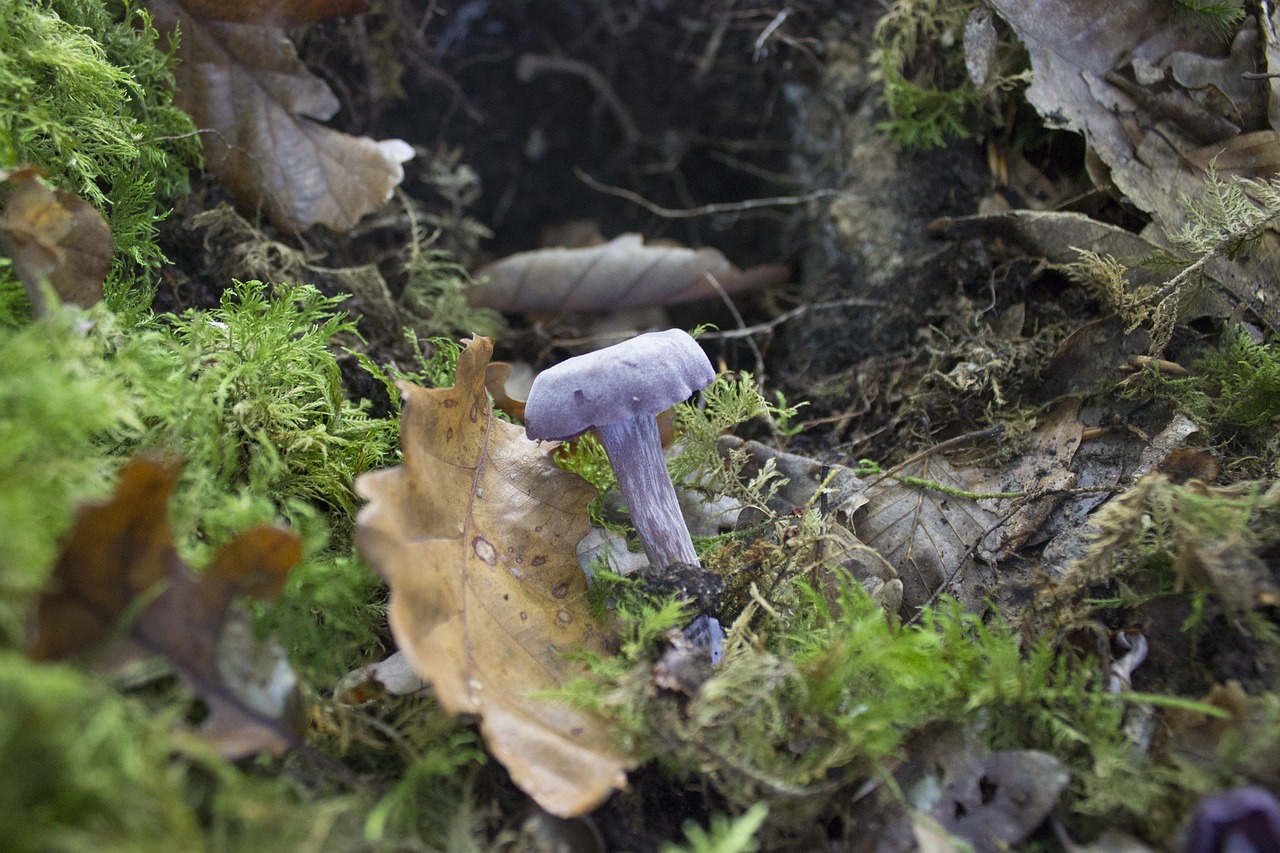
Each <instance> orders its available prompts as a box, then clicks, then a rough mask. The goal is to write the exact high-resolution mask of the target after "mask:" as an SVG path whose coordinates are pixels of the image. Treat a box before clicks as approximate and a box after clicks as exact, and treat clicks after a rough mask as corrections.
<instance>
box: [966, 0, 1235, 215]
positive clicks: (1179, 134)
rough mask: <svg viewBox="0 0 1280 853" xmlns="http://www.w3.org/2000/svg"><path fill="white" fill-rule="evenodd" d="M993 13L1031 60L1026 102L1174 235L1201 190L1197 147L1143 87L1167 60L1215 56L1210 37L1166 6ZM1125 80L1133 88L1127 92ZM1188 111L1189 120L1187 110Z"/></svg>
mask: <svg viewBox="0 0 1280 853" xmlns="http://www.w3.org/2000/svg"><path fill="white" fill-rule="evenodd" d="M991 5H992V6H994V7H995V9H996V11H998V12H999V13H1000V15H1001V16H1002V17H1003V18H1004V19H1005V20H1006V21H1007V22H1008V23H1009V25H1010V26H1011V27H1012V28H1013V30H1014V32H1015V33H1016V34H1017V36H1018V38H1019V39H1021V40H1022V42H1023V43H1024V44H1025V45H1026V47H1027V51H1028V52H1029V54H1030V56H1031V67H1032V71H1033V72H1034V75H1035V76H1034V82H1033V83H1032V84H1031V86H1030V87H1029V88H1028V89H1027V100H1028V101H1030V102H1031V103H1032V105H1034V106H1035V108H1036V109H1037V110H1039V111H1040V114H1041V115H1043V116H1045V117H1046V118H1047V119H1048V120H1049V121H1050V122H1051V123H1052V124H1055V125H1057V126H1059V127H1066V128H1070V129H1073V130H1077V131H1079V132H1080V133H1083V134H1084V136H1085V138H1086V140H1087V141H1088V144H1089V146H1090V149H1091V151H1092V152H1093V153H1094V154H1095V155H1096V156H1097V157H1099V158H1100V159H1101V161H1102V162H1103V163H1105V164H1106V166H1107V167H1108V168H1109V169H1110V172H1111V180H1112V181H1113V182H1114V183H1115V185H1116V187H1117V188H1118V189H1119V190H1120V191H1121V192H1123V193H1124V194H1125V195H1126V196H1128V197H1129V198H1130V199H1131V200H1132V201H1133V202H1134V204H1136V205H1137V206H1138V207H1139V208H1141V209H1142V210H1144V211H1147V212H1149V213H1151V214H1153V215H1154V216H1156V218H1157V219H1159V220H1160V221H1161V222H1162V224H1163V225H1164V226H1165V227H1166V228H1176V227H1178V226H1179V225H1181V224H1182V221H1183V217H1182V214H1181V204H1182V199H1183V198H1184V197H1186V196H1194V195H1195V194H1196V193H1197V192H1198V191H1199V190H1200V188H1201V187H1202V185H1203V174H1202V173H1201V171H1200V170H1199V169H1196V168H1194V167H1190V166H1189V164H1188V162H1187V160H1186V156H1185V155H1186V154H1188V153H1189V152H1191V151H1193V150H1195V149H1196V148H1198V147H1199V146H1200V144H1201V142H1200V141H1198V140H1197V139H1196V138H1195V132H1194V129H1193V128H1191V127H1188V126H1187V125H1186V123H1185V121H1184V123H1183V124H1182V125H1180V124H1179V123H1178V121H1179V120H1178V119H1177V118H1176V117H1175V116H1173V115H1172V114H1171V113H1170V112H1169V111H1167V110H1165V109H1164V107H1165V106H1167V103H1166V102H1165V101H1151V100H1149V99H1148V95H1150V96H1151V97H1155V96H1157V95H1158V94H1159V93H1158V92H1157V91H1155V90H1154V89H1153V90H1152V91H1150V92H1148V90H1147V89H1146V87H1145V86H1144V85H1143V81H1144V80H1146V79H1147V78H1148V76H1150V75H1154V74H1156V73H1160V74H1162V73H1163V70H1164V68H1165V67H1166V66H1167V63H1168V61H1169V59H1170V57H1171V56H1175V55H1176V56H1178V57H1181V59H1182V62H1183V64H1184V65H1185V64H1186V61H1185V58H1186V55H1187V54H1189V53H1196V54H1202V55H1207V56H1208V55H1215V54H1216V53H1217V52H1219V49H1220V45H1219V44H1218V43H1217V42H1215V39H1214V34H1213V33H1212V32H1211V31H1210V28H1208V27H1197V26H1195V25H1194V24H1191V25H1188V23H1187V21H1186V20H1185V19H1183V18H1179V17H1178V16H1176V15H1175V14H1174V6H1173V4H1171V3H1168V2H1165V0H1120V2H1116V0H1086V2H1075V3H1069V4H1063V3H1060V2H1057V0H992V4H991ZM1122 66H1123V67H1122ZM1121 71H1122V72H1123V73H1122V74H1120V75H1119V76H1117V73H1113V72H1121ZM1130 78H1137V79H1136V80H1133V81H1132V82H1131V83H1129V84H1127V85H1126V83H1125V81H1127V80H1130ZM1180 94H1181V93H1180ZM1184 100H1188V101H1189V100H1190V99H1184ZM1186 105H1187V106H1188V108H1189V109H1192V110H1193V111H1194V107H1195V105H1194V104H1193V103H1187V104H1186ZM1157 125H1158V127H1157ZM1152 129H1154V130H1153V131H1152ZM1245 129H1251V128H1245ZM1149 131H1151V132H1149Z"/></svg>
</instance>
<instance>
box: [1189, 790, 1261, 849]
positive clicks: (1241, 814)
mask: <svg viewBox="0 0 1280 853" xmlns="http://www.w3.org/2000/svg"><path fill="white" fill-rule="evenodd" d="M1183 851H1184V853H1273V851H1280V803H1278V802H1277V801H1276V798H1275V797H1274V796H1273V795H1272V794H1271V793H1270V792H1268V791H1266V790H1264V789H1262V788H1232V789H1230V790H1227V791H1222V792H1221V793H1217V794H1214V795H1213V796H1210V797H1205V798H1204V799H1203V800H1201V801H1200V805H1198V806H1196V811H1195V814H1194V815H1192V817H1191V827H1190V829H1188V830H1187V843H1186V846H1185V847H1183Z"/></svg>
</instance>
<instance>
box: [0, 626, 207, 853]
mask: <svg viewBox="0 0 1280 853" xmlns="http://www.w3.org/2000/svg"><path fill="white" fill-rule="evenodd" d="M0 696H3V697H4V703H3V707H4V712H3V713H0V764H2V765H3V766H4V768H5V772H4V773H3V774H0V803H4V807H3V808H0V838H3V839H4V847H5V849H6V850H12V851H33V853H34V851H45V850H65V851H103V850H119V851H124V850H156V851H159V850H164V849H169V850H178V849H182V850H195V849H199V848H200V846H201V844H200V829H199V827H198V825H197V823H196V819H195V815H194V814H193V813H192V812H191V809H190V807H189V804H188V803H187V801H186V800H185V798H184V791H183V786H182V783H183V779H182V770H181V767H180V765H178V764H175V763H173V762H171V760H170V752H171V750H172V749H173V748H174V743H173V740H172V738H171V737H170V736H169V734H168V727H169V721H166V720H163V719H154V718H153V719H150V720H148V719H146V717H144V716H143V715H142V714H141V713H139V709H138V708H135V707H133V706H131V705H129V704H128V703H126V702H124V701H122V700H121V699H119V698H118V697H116V696H115V695H114V694H112V693H111V692H110V691H108V690H107V689H105V688H104V687H103V686H102V685H100V684H97V683H95V682H93V681H90V680H88V679H86V678H85V677H83V676H81V675H80V674H78V673H77V672H75V671H74V670H72V669H70V668H68V667H62V666H50V665H45V666H39V665H36V664H32V663H29V662H27V661H25V660H23V659H22V658H21V657H18V656H17V655H14V654H13V653H11V652H4V651H0Z"/></svg>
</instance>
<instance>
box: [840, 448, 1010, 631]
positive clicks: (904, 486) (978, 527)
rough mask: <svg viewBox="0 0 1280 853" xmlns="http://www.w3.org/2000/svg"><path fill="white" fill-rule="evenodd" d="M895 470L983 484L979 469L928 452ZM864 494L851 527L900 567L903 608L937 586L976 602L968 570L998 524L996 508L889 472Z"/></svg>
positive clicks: (953, 486) (951, 485) (977, 592)
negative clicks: (865, 501) (948, 460)
mask: <svg viewBox="0 0 1280 853" xmlns="http://www.w3.org/2000/svg"><path fill="white" fill-rule="evenodd" d="M894 474H895V475H896V476H908V477H914V478H917V479H918V480H921V481H927V482H929V483H932V484H936V485H937V486H940V487H942V488H943V489H948V490H951V491H953V492H973V491H978V490H982V489H983V488H984V486H983V483H982V480H981V477H980V475H979V474H978V473H977V472H975V471H970V470H962V469H958V468H955V467H954V466H952V465H951V464H950V463H949V462H947V461H946V460H945V459H943V458H941V457H937V456H926V457H924V458H923V459H920V460H918V461H916V462H912V463H910V464H909V465H906V466H904V467H903V468H902V469H901V470H897V471H895V472H894ZM866 498H867V503H866V505H865V506H863V507H861V508H859V509H858V511H857V512H856V513H855V514H854V524H855V531H856V533H857V534H858V538H860V539H861V540H862V541H863V542H865V543H866V544H867V545H868V546H870V547H871V548H874V549H875V550H876V551H879V552H880V554H881V555H883V557H884V558H885V559H886V560H888V561H889V563H890V564H891V565H892V566H893V567H894V568H895V569H897V572H898V577H899V578H901V580H902V586H903V600H904V601H905V602H906V604H907V606H908V607H911V608H916V607H919V606H921V605H923V604H925V603H926V602H929V601H931V600H932V599H933V597H934V594H935V593H936V592H937V591H938V589H939V587H942V592H944V593H946V594H948V595H953V596H955V597H956V598H958V599H959V600H960V601H962V602H963V603H965V604H966V605H968V606H971V607H974V608H976V607H977V606H978V605H980V604H981V602H982V598H983V594H982V590H981V589H980V588H979V584H977V583H975V582H974V579H973V578H972V577H968V576H967V571H969V570H971V569H972V568H973V566H974V565H975V563H974V555H975V554H976V552H977V549H978V547H979V543H980V542H981V541H982V539H983V537H985V536H987V534H989V533H990V532H991V531H992V530H994V529H995V527H996V525H997V523H998V517H997V516H996V515H995V514H994V513H992V512H991V511H989V510H987V509H986V508H984V507H983V506H982V505H980V504H979V503H978V502H977V501H975V500H973V499H971V498H967V497H960V496H958V495H956V494H949V493H947V492H946V491H941V490H939V489H937V488H930V487H926V486H922V485H915V484H912V483H909V482H899V481H898V480H895V479H893V478H891V477H889V476H887V475H886V476H884V477H882V478H881V479H880V480H879V481H877V482H874V483H872V484H871V485H870V487H869V488H868V489H867V491H866Z"/></svg>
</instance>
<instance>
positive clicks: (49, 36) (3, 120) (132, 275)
mask: <svg viewBox="0 0 1280 853" xmlns="http://www.w3.org/2000/svg"><path fill="white" fill-rule="evenodd" d="M156 41H157V34H156V30H155V28H154V27H153V26H152V23H151V16H150V15H149V14H148V13H147V12H146V11H144V10H142V9H139V8H136V6H135V5H134V4H133V3H132V2H128V0H126V2H123V3H117V2H103V0H52V2H49V3H29V2H24V0H0V168H12V167H15V166H23V165H35V166H39V167H40V168H42V169H43V170H44V171H45V172H46V173H47V175H48V176H49V180H50V181H51V182H52V183H54V184H55V185H57V186H59V187H61V188H63V189H67V190H70V191H71V192H74V193H77V194H78V195H80V196H82V197H83V198H85V199H86V200H88V201H89V202H90V203H91V204H93V205H94V207H96V208H98V210H99V211H100V212H101V213H102V214H103V216H105V217H106V219H107V222H108V224H109V225H110V226H111V233H112V235H113V237H114V240H115V255H114V260H113V263H112V268H111V272H110V274H109V275H108V278H107V282H106V289H105V299H106V301H107V303H108V304H109V305H111V306H113V307H115V308H117V309H124V308H132V309H141V308H145V307H146V306H147V305H149V304H150V302H151V295H152V291H153V285H152V282H151V280H150V275H151V273H153V272H154V270H155V268H156V267H157V266H158V265H159V263H160V261H161V260H162V259H163V256H162V254H161V251H160V248H159V246H158V245H157V243H156V227H155V226H156V222H157V221H158V220H159V219H161V218H162V217H163V216H164V214H165V208H164V206H163V203H164V202H163V200H164V199H165V198H168V197H171V196H172V195H173V194H174V193H177V192H179V191H182V190H184V189H185V188H186V186H187V174H188V170H189V169H190V168H192V167H193V166H194V165H195V164H196V163H197V162H198V160H199V153H198V152H199V137H198V136H197V135H196V132H195V127H194V126H193V125H192V123H191V119H190V118H189V117H188V116H187V115H186V114H185V113H183V112H181V111H180V110H178V109H176V108H175V107H174V106H173V103H172V90H173V80H172V77H171V75H170V68H171V65H172V62H173V57H172V54H169V53H165V52H163V51H161V50H160V49H159V48H158V47H157V44H156ZM19 291H20V287H19V286H18V285H17V283H16V280H15V279H14V278H13V276H12V274H11V273H10V272H9V271H8V270H7V269H5V270H3V271H0V295H2V296H3V299H2V300H0V302H2V303H3V313H0V319H5V320H7V321H9V322H13V321H14V320H15V314H16V312H17V310H18V306H19V304H20V303H21V301H22V300H21V297H19V296H18V293H19Z"/></svg>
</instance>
